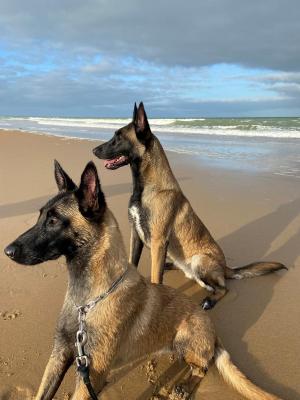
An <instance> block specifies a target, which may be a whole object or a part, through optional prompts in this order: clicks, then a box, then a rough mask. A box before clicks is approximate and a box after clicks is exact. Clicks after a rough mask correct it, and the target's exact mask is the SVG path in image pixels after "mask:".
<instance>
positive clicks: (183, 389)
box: [169, 367, 204, 400]
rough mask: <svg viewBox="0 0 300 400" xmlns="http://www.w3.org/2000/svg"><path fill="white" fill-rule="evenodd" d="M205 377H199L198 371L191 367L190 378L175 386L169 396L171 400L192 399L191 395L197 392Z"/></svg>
mask: <svg viewBox="0 0 300 400" xmlns="http://www.w3.org/2000/svg"><path fill="white" fill-rule="evenodd" d="M203 377H204V374H203V375H198V373H197V369H196V370H194V368H193V367H191V371H190V373H189V375H188V377H187V378H186V379H185V380H184V381H182V382H181V383H179V384H177V385H175V386H174V388H173V390H172V392H171V394H170V396H169V400H187V399H190V398H191V395H192V394H193V393H194V392H195V390H196V389H197V387H198V386H199V384H200V382H201V380H202V379H203Z"/></svg>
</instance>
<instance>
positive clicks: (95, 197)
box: [76, 161, 106, 219]
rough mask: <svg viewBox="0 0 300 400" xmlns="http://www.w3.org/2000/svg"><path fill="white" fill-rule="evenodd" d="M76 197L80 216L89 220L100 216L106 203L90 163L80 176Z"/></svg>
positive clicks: (94, 167) (96, 174) (93, 167)
mask: <svg viewBox="0 0 300 400" xmlns="http://www.w3.org/2000/svg"><path fill="white" fill-rule="evenodd" d="M76 195H77V198H78V201H79V209H80V211H81V213H82V215H84V216H85V217H86V218H89V219H99V218H100V217H101V216H102V214H103V212H104V210H105V208H106V202H105V197H104V194H103V192H102V190H101V186H100V181H99V177H98V173H97V169H96V166H95V164H94V163H93V162H92V161H90V162H89V163H88V164H87V166H86V167H85V169H84V171H83V173H82V175H81V182H80V186H79V189H78V191H77V192H76Z"/></svg>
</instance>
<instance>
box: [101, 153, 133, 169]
mask: <svg viewBox="0 0 300 400" xmlns="http://www.w3.org/2000/svg"><path fill="white" fill-rule="evenodd" d="M128 162H129V160H128V157H126V156H118V157H116V158H112V159H111V160H104V166H105V168H107V169H117V168H119V167H123V166H124V165H127V164H128Z"/></svg>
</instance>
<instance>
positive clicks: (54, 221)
mask: <svg viewBox="0 0 300 400" xmlns="http://www.w3.org/2000/svg"><path fill="white" fill-rule="evenodd" d="M58 221H59V220H58V218H56V217H50V218H49V219H48V224H49V225H51V226H53V225H55V224H57V223H58Z"/></svg>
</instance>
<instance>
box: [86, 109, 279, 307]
mask: <svg viewBox="0 0 300 400" xmlns="http://www.w3.org/2000/svg"><path fill="white" fill-rule="evenodd" d="M115 138H117V139H118V141H119V142H118V143H120V142H121V141H122V142H124V143H127V147H126V148H125V150H124V151H125V152H127V153H126V156H128V158H129V162H130V165H131V169H132V174H133V194H132V200H131V202H130V204H129V217H130V220H131V223H132V232H131V244H130V256H129V261H130V262H131V263H133V264H134V265H136V266H137V265H138V261H139V257H140V253H141V250H142V246H143V244H145V245H146V246H147V247H149V248H150V250H151V258H152V262H151V281H152V282H153V283H162V281H163V271H164V267H165V264H166V256H167V257H168V258H169V259H170V260H171V261H172V262H173V264H174V265H175V266H176V267H178V268H180V269H181V270H182V271H183V272H184V273H185V275H186V276H187V277H188V278H190V279H193V280H195V281H196V282H197V283H198V284H200V285H201V286H202V287H205V288H206V289H208V290H209V291H210V292H211V295H210V296H209V297H208V298H206V299H205V300H204V303H203V305H204V308H210V307H213V306H214V304H215V303H216V302H217V301H219V300H220V299H221V298H222V297H223V296H224V295H225V294H226V292H227V288H226V283H225V279H226V278H232V279H241V278H245V277H253V276H259V275H263V274H266V273H269V272H273V271H276V270H279V269H282V268H286V267H285V266H284V265H282V264H280V263H277V262H257V263H253V264H250V265H247V266H245V267H242V268H237V269H230V268H228V267H227V265H226V260H225V256H224V253H223V251H222V249H221V248H220V246H219V245H218V244H217V242H216V241H215V240H214V239H213V237H212V235H211V234H210V232H209V231H208V229H207V228H206V226H205V225H204V224H203V222H202V221H201V220H200V218H199V217H198V216H197V214H196V213H195V211H194V210H193V208H192V206H191V204H190V202H189V201H188V200H187V198H186V197H185V196H184V194H183V193H182V191H181V188H180V186H179V184H178V182H177V180H176V178H175V176H174V174H173V172H172V170H171V167H170V165H169V162H168V159H167V157H166V154H165V152H164V150H163V148H162V146H161V144H160V142H159V140H158V139H157V137H156V136H155V135H153V134H152V132H151V130H150V126H149V123H148V120H147V116H146V113H145V110H144V107H143V104H142V103H141V104H140V106H139V108H138V109H136V108H135V110H134V115H133V122H132V123H130V124H128V125H127V126H125V127H123V128H121V129H119V130H118V131H117V132H116V134H115V137H114V138H113V139H112V140H111V141H109V142H107V143H104V144H103V145H100V146H98V147H97V148H96V149H94V153H95V155H96V156H98V157H100V158H105V157H107V154H112V153H113V149H114V146H116V144H115V143H116V142H115V140H116V139H115ZM127 148H130V149H131V150H130V151H129V152H128V151H127V150H126V149H127ZM118 151H120V152H121V151H122V150H119V149H116V152H118ZM142 219H143V221H142ZM147 230H148V231H149V234H148V235H147V234H146V233H147ZM141 242H142V243H143V244H141Z"/></svg>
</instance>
